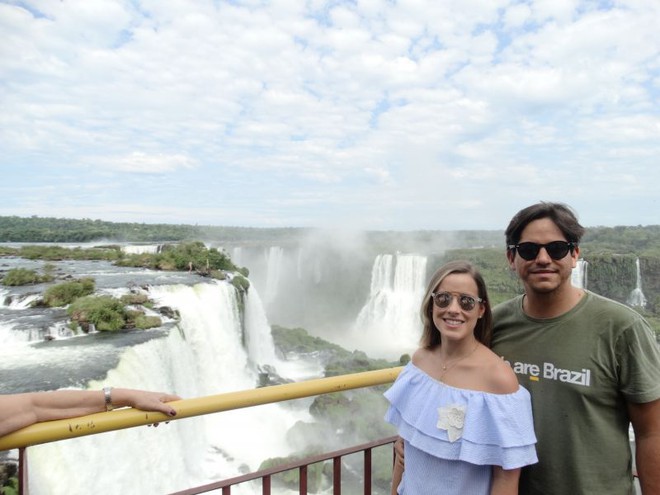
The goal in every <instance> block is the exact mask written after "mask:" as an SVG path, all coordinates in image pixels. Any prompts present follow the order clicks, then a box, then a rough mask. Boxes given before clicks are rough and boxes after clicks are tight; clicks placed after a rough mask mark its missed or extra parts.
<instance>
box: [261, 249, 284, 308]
mask: <svg viewBox="0 0 660 495" xmlns="http://www.w3.org/2000/svg"><path fill="white" fill-rule="evenodd" d="M283 256H284V249H282V248H281V247H279V246H272V247H270V248H268V250H267V251H266V253H265V257H266V266H267V268H268V272H267V274H266V294H265V299H266V302H270V301H272V300H273V299H275V297H276V296H277V289H278V286H279V283H280V276H281V275H282V258H283Z"/></svg>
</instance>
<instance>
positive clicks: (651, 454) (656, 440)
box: [628, 399, 660, 495]
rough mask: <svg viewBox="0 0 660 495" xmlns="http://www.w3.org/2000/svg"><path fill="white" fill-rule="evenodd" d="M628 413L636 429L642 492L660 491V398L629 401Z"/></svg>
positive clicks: (636, 448)
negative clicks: (637, 402) (641, 401)
mask: <svg viewBox="0 0 660 495" xmlns="http://www.w3.org/2000/svg"><path fill="white" fill-rule="evenodd" d="M628 414H629V415H630V421H631V423H632V426H633V429H634V430H635V463H636V465H637V474H638V475H639V483H640V486H641V487H642V494H644V495H657V494H659V493H660V399H657V400H655V401H653V402H645V403H640V404H635V403H631V402H629V403H628Z"/></svg>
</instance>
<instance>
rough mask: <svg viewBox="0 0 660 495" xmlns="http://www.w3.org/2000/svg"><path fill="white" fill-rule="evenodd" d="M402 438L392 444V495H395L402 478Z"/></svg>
mask: <svg viewBox="0 0 660 495" xmlns="http://www.w3.org/2000/svg"><path fill="white" fill-rule="evenodd" d="M403 454H404V449H403V438H401V437H398V438H397V439H396V441H395V442H394V466H393V468H392V492H391V493H392V495H397V488H398V487H399V484H401V479H402V478H403V469H404V462H403Z"/></svg>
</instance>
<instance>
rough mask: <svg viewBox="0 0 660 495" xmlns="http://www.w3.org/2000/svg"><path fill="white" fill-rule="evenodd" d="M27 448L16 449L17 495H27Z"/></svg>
mask: <svg viewBox="0 0 660 495" xmlns="http://www.w3.org/2000/svg"><path fill="white" fill-rule="evenodd" d="M27 462H28V461H27V448H26V447H21V448H20V449H18V495H28V493H29V492H30V490H29V489H28V463H27Z"/></svg>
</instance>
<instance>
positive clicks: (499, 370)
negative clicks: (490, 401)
mask: <svg viewBox="0 0 660 495" xmlns="http://www.w3.org/2000/svg"><path fill="white" fill-rule="evenodd" d="M486 368H487V369H486V371H487V374H486V376H487V377H488V391H489V392H491V393H494V394H512V393H514V392H516V391H517V390H518V387H519V384H518V378H517V377H516V374H515V373H514V372H513V369H511V366H509V365H508V364H507V362H506V361H504V360H503V359H502V358H501V357H499V356H498V355H496V354H495V353H492V356H491V357H490V358H489V359H488V361H487V363H486Z"/></svg>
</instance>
